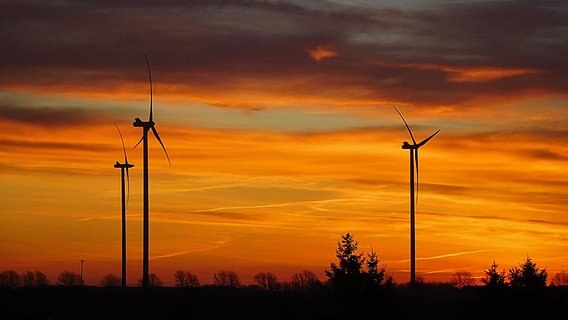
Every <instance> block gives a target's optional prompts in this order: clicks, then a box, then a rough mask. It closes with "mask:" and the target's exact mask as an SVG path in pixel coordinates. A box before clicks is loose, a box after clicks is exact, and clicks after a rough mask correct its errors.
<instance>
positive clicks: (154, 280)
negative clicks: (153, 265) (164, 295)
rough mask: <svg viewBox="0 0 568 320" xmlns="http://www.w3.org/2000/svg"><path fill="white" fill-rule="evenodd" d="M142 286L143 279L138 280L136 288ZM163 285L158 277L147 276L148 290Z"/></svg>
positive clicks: (155, 275) (153, 274) (153, 275)
mask: <svg viewBox="0 0 568 320" xmlns="http://www.w3.org/2000/svg"><path fill="white" fill-rule="evenodd" d="M142 284H143V278H140V279H139V280H138V286H139V287H142ZM163 285H164V283H163V282H162V280H160V277H158V275H157V274H155V273H150V274H149V275H148V288H159V287H161V286H163Z"/></svg>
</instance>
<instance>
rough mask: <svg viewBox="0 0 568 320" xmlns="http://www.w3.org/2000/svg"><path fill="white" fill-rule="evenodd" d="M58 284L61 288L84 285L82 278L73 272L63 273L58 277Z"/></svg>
mask: <svg viewBox="0 0 568 320" xmlns="http://www.w3.org/2000/svg"><path fill="white" fill-rule="evenodd" d="M57 283H58V284H59V285H61V286H66V287H75V286H80V285H83V283H82V282H81V276H80V275H79V274H77V273H74V272H71V271H63V272H61V273H60V274H59V276H58V277H57Z"/></svg>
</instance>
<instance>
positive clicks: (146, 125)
mask: <svg viewBox="0 0 568 320" xmlns="http://www.w3.org/2000/svg"><path fill="white" fill-rule="evenodd" d="M144 58H145V59H146V66H147V67H148V78H149V80H150V117H149V119H148V121H142V120H140V118H136V119H134V123H133V124H132V125H133V126H134V127H136V128H142V129H143V131H142V138H141V139H140V141H138V143H137V144H136V146H138V144H140V142H143V148H144V152H143V157H144V169H143V175H144V216H143V220H144V221H143V231H144V232H143V233H144V236H143V237H144V241H143V242H144V243H143V247H144V248H143V253H142V255H143V257H142V287H144V288H147V287H148V284H149V256H150V255H149V253H150V248H149V246H150V215H149V203H148V202H149V201H148V198H149V190H148V189H149V184H148V131H150V129H152V132H153V133H154V136H155V137H156V139H157V140H158V142H159V143H160V145H161V146H162V149H163V150H164V153H165V154H166V157H167V158H168V163H170V156H169V155H168V151H167V150H166V147H165V146H164V143H163V142H162V139H161V138H160V135H159V134H158V131H157V130H156V128H155V127H154V125H155V124H156V123H155V122H154V121H153V117H154V116H153V114H154V113H153V111H152V96H153V94H152V92H153V90H152V72H151V71H150V63H149V62H148V58H147V57H146V56H144ZM136 146H134V147H135V148H136ZM170 168H171V163H170Z"/></svg>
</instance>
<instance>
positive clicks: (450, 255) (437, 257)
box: [393, 249, 491, 262]
mask: <svg viewBox="0 0 568 320" xmlns="http://www.w3.org/2000/svg"><path fill="white" fill-rule="evenodd" d="M489 251H491V250H489V249H484V250H474V251H461V252H453V253H446V254H441V255H436V256H431V257H419V258H416V260H437V259H445V258H452V257H459V256H463V255H470V254H477V253H483V252H489ZM408 261H410V260H409V259H404V260H397V261H393V262H408Z"/></svg>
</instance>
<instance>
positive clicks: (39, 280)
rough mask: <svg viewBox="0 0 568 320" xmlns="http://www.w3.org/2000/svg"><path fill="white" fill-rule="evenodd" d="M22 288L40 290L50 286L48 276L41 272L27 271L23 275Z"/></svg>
mask: <svg viewBox="0 0 568 320" xmlns="http://www.w3.org/2000/svg"><path fill="white" fill-rule="evenodd" d="M21 279H22V286H24V287H26V288H38V287H45V286H47V285H48V283H49V282H48V281H47V276H46V275H45V274H44V273H43V272H41V271H36V272H32V271H26V272H24V273H23V274H22V277H21Z"/></svg>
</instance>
